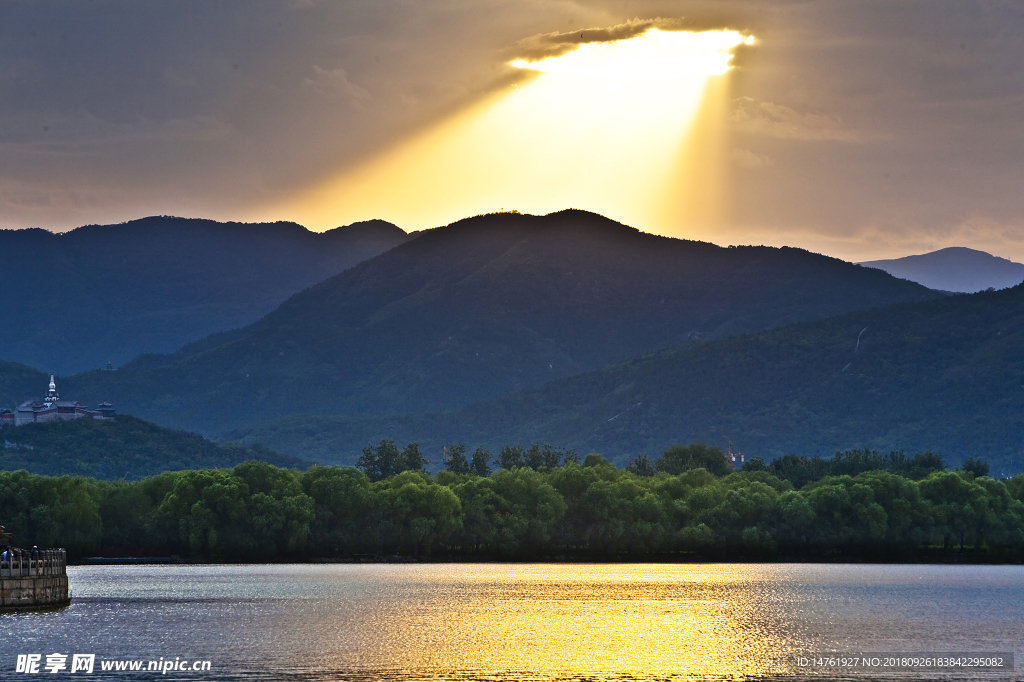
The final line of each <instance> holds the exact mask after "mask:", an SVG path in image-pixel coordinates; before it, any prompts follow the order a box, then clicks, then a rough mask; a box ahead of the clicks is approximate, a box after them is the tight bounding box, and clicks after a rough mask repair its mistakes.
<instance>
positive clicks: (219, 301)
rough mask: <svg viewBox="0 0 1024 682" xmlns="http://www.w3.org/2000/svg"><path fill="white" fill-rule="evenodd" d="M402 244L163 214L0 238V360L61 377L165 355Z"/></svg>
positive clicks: (388, 238)
mask: <svg viewBox="0 0 1024 682" xmlns="http://www.w3.org/2000/svg"><path fill="white" fill-rule="evenodd" d="M407 238H408V235H406V234H405V232H403V231H402V230H401V229H399V228H398V227H396V226H394V225H391V224H390V223H386V222H384V221H367V222H364V223H355V224H353V225H348V226H343V227H340V228H335V229H334V230H329V231H328V232H324V233H315V232H310V231H309V230H306V228H304V227H302V226H301V225H298V224H296V223H289V222H278V223H218V222H216V221H212V220H205V219H195V218H175V217H165V216H151V217H149V218H142V219H139V220H133V221H128V222H126V223H121V224H117V225H86V226H82V227H79V228H76V229H74V230H70V231H68V232H63V233H52V232H47V231H46V230H41V229H38V228H31V229H27V230H0V291H3V292H4V296H3V297H2V298H0V319H3V320H4V322H5V324H4V325H3V327H2V328H0V358H3V359H5V360H10V361H17V362H20V363H22V364H26V365H30V366H34V367H39V368H40V369H41V370H45V371H49V372H54V373H58V374H68V373H72V372H76V371H81V370H85V369H91V368H98V367H103V366H105V365H106V364H107V363H108V362H111V363H113V364H115V365H120V364H122V363H124V362H127V361H128V360H130V359H132V358H134V357H135V356H137V355H139V354H141V353H147V352H148V353H152V352H172V351H174V350H177V349H178V348H180V347H181V346H182V345H184V344H186V343H188V342H190V341H195V340H198V339H200V338H203V337H205V336H206V335H208V334H210V333H212V332H216V331H222V330H227V329H231V328H234V327H239V326H244V325H246V324H249V323H251V322H253V321H255V320H257V319H259V318H260V317H262V316H263V315H264V314H266V313H267V312H270V311H271V310H272V309H273V308H274V307H276V306H277V305H278V304H279V303H280V302H281V301H283V300H284V299H285V298H287V297H288V296H290V295H291V294H293V293H295V292H297V291H300V290H302V289H304V288H306V287H308V286H311V285H313V284H315V283H316V282H319V281H321V280H322V279H325V278H327V277H329V276H332V275H335V274H337V273H339V272H341V271H343V270H345V269H347V268H349V267H351V266H352V265H355V264H356V263H358V262H361V261H362V260H365V259H366V258H369V257H371V256H374V255H377V254H379V253H381V252H383V251H385V250H387V249H388V248H391V247H392V246H395V245H397V244H399V243H401V242H403V241H405V240H406V239H407Z"/></svg>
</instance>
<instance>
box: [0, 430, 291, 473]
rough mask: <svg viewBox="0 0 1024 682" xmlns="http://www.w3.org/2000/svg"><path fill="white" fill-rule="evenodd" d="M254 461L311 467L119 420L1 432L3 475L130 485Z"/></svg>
mask: <svg viewBox="0 0 1024 682" xmlns="http://www.w3.org/2000/svg"><path fill="white" fill-rule="evenodd" d="M250 459H255V460H260V461H263V462H270V463H271V464H275V465H277V466H282V467H299V468H302V469H305V468H307V467H309V466H310V462H308V461H306V460H303V459H299V458H297V457H289V456H287V455H282V454H280V453H277V452H271V451H270V450H267V449H266V448H262V447H255V448H251V447H237V446H234V445H224V444H221V443H214V442H212V441H209V440H206V439H205V438H203V437H202V436H197V435H196V434H194V433H186V432H184V431H175V430H172V429H165V428H163V427H161V426H157V425H156V424H153V423H150V422H146V421H143V420H141V419H136V418H134V417H129V416H125V415H119V416H117V417H115V418H114V419H111V420H103V421H99V420H95V419H75V420H73V421H66V422H49V423H46V424H26V425H24V426H17V427H15V426H8V427H4V428H0V469H3V470H7V471H14V470H17V469H27V470H28V471H30V472H32V473H34V474H46V475H49V476H61V475H65V474H69V475H78V476H91V477H93V478H100V479H107V480H114V479H120V478H125V479H129V480H133V479H139V478H143V477H145V476H152V475H155V474H159V473H161V472H163V471H178V470H181V469H213V468H227V467H232V466H234V465H236V464H238V463H239V462H244V461H246V460H250Z"/></svg>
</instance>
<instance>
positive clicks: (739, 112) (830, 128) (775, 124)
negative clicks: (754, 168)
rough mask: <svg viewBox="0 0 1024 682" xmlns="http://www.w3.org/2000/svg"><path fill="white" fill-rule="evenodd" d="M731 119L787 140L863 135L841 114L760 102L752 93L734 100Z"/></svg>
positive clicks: (737, 124)
mask: <svg viewBox="0 0 1024 682" xmlns="http://www.w3.org/2000/svg"><path fill="white" fill-rule="evenodd" d="M733 103H734V108H733V112H732V117H731V121H732V124H733V126H734V127H735V129H736V130H738V131H740V132H742V133H747V134H750V135H764V136H768V137H777V138H781V139H787V140H837V141H840V142H854V141H857V140H859V139H862V137H863V135H861V134H859V133H857V132H856V131H853V130H850V129H848V128H846V127H844V126H843V124H842V122H841V121H839V119H837V118H833V117H831V116H826V115H824V114H811V113H801V112H799V111H797V110H796V109H793V108H791V107H787V106H786V105H784V104H775V103H774V102H756V101H755V100H754V99H753V98H751V97H739V98H737V99H735V100H733Z"/></svg>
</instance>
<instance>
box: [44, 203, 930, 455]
mask: <svg viewBox="0 0 1024 682" xmlns="http://www.w3.org/2000/svg"><path fill="white" fill-rule="evenodd" d="M939 297H941V295H940V294H937V293H935V292H932V291H930V290H928V289H926V288H925V287H922V286H920V285H918V284H914V283H911V282H906V281H902V280H898V279H896V278H893V277H891V276H890V275H887V274H885V273H884V272H881V271H879V270H875V269H871V268H863V267H860V266H857V265H853V264H851V263H847V262H844V261H841V260H838V259H834V258H828V257H826V256H821V255H817V254H814V253H810V252H807V251H804V250H801V249H790V248H769V247H729V248H722V247H719V246H715V245H713V244H707V243H701V242H694V241H686V240H681V239H670V238H667V237H659V236H655V235H650V234H645V233H643V232H640V231H638V230H636V229H633V228H631V227H627V226H625V225H621V224H619V223H616V222H614V221H611V220H608V219H607V218H603V217H601V216H598V215H595V214H592V213H586V212H583V211H563V212H560V213H555V214H551V215H547V216H530V215H519V214H512V213H503V214H493V215H485V216H478V217H475V218H470V219H467V220H463V221H459V222H457V223H453V224H451V225H448V226H445V227H441V228H436V229H433V230H428V231H425V232H423V233H421V234H418V235H416V237H415V238H414V239H412V240H410V241H408V242H405V243H403V244H401V245H399V246H397V247H395V248H393V249H391V250H389V251H387V252H386V253H383V254H381V255H379V256H376V257H374V258H371V259H369V260H367V261H365V262H363V263H361V264H359V265H357V266H355V267H353V268H351V269H349V270H347V271H345V272H343V273H341V274H339V275H336V276H335V277H332V278H329V279H327V280H326V281H324V282H321V283H320V284H317V285H316V286H313V287H311V288H309V289H307V290H305V291H302V292H300V293H298V294H296V295H294V296H292V297H291V298H290V299H288V300H287V301H285V302H284V303H282V304H281V305H280V306H279V307H278V308H277V309H276V310H274V311H273V312H272V313H270V314H268V315H267V316H266V317H264V318H262V319H261V320H259V321H258V322H256V323H254V324H252V325H250V326H248V327H245V328H242V329H238V330H233V331H229V332H224V333H220V334H215V335H212V336H210V337H207V338H205V339H203V340H201V341H198V342H196V343H193V344H190V345H188V346H186V347H184V348H182V349H181V350H180V351H178V352H176V353H173V354H169V355H146V356H142V357H139V358H137V359H135V360H133V361H132V362H129V363H127V364H126V365H124V366H123V367H122V368H121V369H120V370H118V371H117V372H102V371H94V372H87V373H82V374H78V375H75V376H72V377H67V378H65V379H63V380H62V384H63V386H64V387H65V388H66V389H67V390H68V391H70V392H71V393H73V394H74V395H75V396H76V397H78V398H79V399H82V400H83V401H84V402H88V403H96V402H99V401H101V400H110V401H113V402H114V403H115V404H116V405H117V406H118V410H119V411H122V412H128V413H131V414H134V415H136V416H140V417H143V418H145V419H150V420H153V421H156V422H157V423H160V424H164V425H167V426H171V427H174V428H185V429H189V430H195V431H198V432H200V433H204V434H207V435H217V434H221V433H223V432H224V431H226V430H228V429H232V428H239V427H243V426H246V425H249V424H253V423H255V422H258V421H263V420H267V419H271V418H275V417H279V416H281V415H288V414H332V415H346V416H357V417H370V416H379V415H389V414H390V415H393V414H403V413H415V412H423V411H438V410H453V409H459V408H462V407H465V406H467V405H470V404H472V403H475V402H478V401H481V400H489V399H494V398H498V397H500V396H503V395H506V394H508V393H509V392H512V391H518V390H523V389H527V388H531V387H537V386H540V385H542V384H544V383H546V382H548V381H551V380H554V379H558V378H562V377H567V376H571V375H574V374H579V373H581V372H586V371H589V370H593V369H596V368H598V367H601V366H602V365H606V364H608V363H611V362H620V361H623V360H626V359H628V358H630V357H633V356H636V355H639V354H642V353H648V352H651V351H655V350H658V349H660V348H665V347H667V346H671V345H675V344H679V343H695V342H697V341H699V340H701V339H713V338H720V337H725V336H730V335H735V334H742V333H748V332H755V331H760V330H762V329H766V328H771V327H777V326H781V325H786V324H791V323H793V322H797V321H801V320H814V319H821V318H824V317H827V316H830V315H836V314H840V313H844V312H848V311H851V310H858V309H866V308H873V307H877V306H881V305H887V304H891V303H896V302H909V301H922V300H930V299H934V298H939Z"/></svg>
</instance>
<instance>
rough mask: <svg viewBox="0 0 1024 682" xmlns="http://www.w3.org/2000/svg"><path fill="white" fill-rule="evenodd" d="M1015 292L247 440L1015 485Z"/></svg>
mask: <svg viewBox="0 0 1024 682" xmlns="http://www.w3.org/2000/svg"><path fill="white" fill-rule="evenodd" d="M1021 347H1024V285H1021V286H1017V287H1014V288H1012V289H1006V290H1003V291H997V292H982V293H978V294H973V295H957V296H952V297H948V298H945V299H942V300H933V301H925V302H920V303H912V304H900V305H894V306H887V307H883V308H879V309H873V310H865V311H858V312H854V313H848V314H845V315H840V316H836V317H832V318H829V319H827V320H821V321H816V322H808V323H802V324H796V325H790V326H787V327H783V328H779V329H773V330H768V331H764V332H761V333H758V334H749V335H740V336H734V337H731V338H725V339H718V340H713V341H707V342H702V343H698V344H687V345H681V346H676V347H673V348H669V349H665V350H662V351H659V352H656V353H652V354H648V355H645V356H642V357H638V358H634V359H631V360H629V361H627V362H624V363H618V364H614V365H610V366H606V367H602V368H600V369H598V370H595V371H591V372H586V373H583V374H580V375H578V376H573V377H569V378H565V379H560V380H557V381H553V382H551V383H549V384H546V385H545V386H543V387H540V388H538V389H533V390H530V391H523V392H519V393H516V394H513V395H509V396H505V397H503V398H501V399H498V400H494V401H488V402H483V403H479V404H477V405H473V406H470V407H469V408H467V409H464V410H461V411H456V412H448V413H435V414H417V415H403V416H398V417H378V418H375V419H352V418H345V417H316V416H307V417H303V418H300V419H280V420H276V421H271V422H268V423H265V424H260V425H257V426H254V427H250V428H248V429H242V430H239V431H237V432H235V433H234V434H232V435H233V436H234V437H236V438H241V439H243V442H250V441H258V442H263V443H266V444H267V445H269V446H271V447H276V448H280V449H281V450H282V451H284V452H289V451H291V452H302V453H305V454H306V455H307V456H309V457H313V458H318V457H319V458H321V459H324V458H326V459H329V460H330V459H333V460H335V461H340V462H352V461H354V459H355V457H356V456H357V455H358V451H359V446H360V445H362V444H365V443H367V442H376V441H378V440H379V439H381V438H390V439H395V440H396V441H398V442H400V443H404V442H408V441H418V442H420V445H421V447H422V448H423V450H424V452H428V453H431V454H434V455H435V456H436V453H437V452H439V451H440V449H441V447H442V446H443V445H445V444H453V443H460V442H461V443H466V444H468V445H469V446H470V447H471V448H473V447H477V446H482V447H485V448H490V449H491V450H492V451H496V449H497V448H499V447H500V446H502V445H505V444H514V443H520V444H523V445H528V444H530V443H534V442H540V443H544V442H548V443H553V444H557V445H559V446H560V447H571V448H575V449H576V450H577V451H579V452H581V453H587V452H591V451H597V452H600V453H602V454H603V455H605V456H606V457H608V458H609V459H612V460H613V461H615V462H617V463H619V464H620V465H624V464H625V463H626V462H627V461H628V459H629V458H630V457H631V456H635V455H639V454H643V453H647V454H650V455H657V454H658V453H660V452H661V451H662V450H663V449H664V448H665V447H667V446H668V445H671V444H673V443H677V442H682V443H686V442H693V441H703V442H706V443H710V444H714V445H718V446H721V447H723V448H724V447H726V446H727V445H728V443H729V442H730V441H732V442H733V443H734V444H735V446H736V448H737V450H741V451H743V452H744V453H745V455H747V456H749V457H753V456H757V457H762V458H764V459H766V460H767V459H771V458H773V457H776V456H779V455H783V454H800V455H807V456H812V455H821V456H830V455H831V454H832V453H834V452H835V451H837V450H846V449H853V448H869V449H876V450H879V451H881V452H883V453H886V452H889V451H890V450H898V449H903V450H906V451H907V452H908V454H910V453H916V452H922V451H932V452H934V453H936V454H939V455H940V456H942V457H943V458H945V459H946V461H947V462H950V463H951V464H954V465H955V464H959V463H960V462H962V461H963V460H965V459H967V458H968V457H976V458H981V459H984V460H986V461H989V462H990V463H991V464H992V465H993V473H994V474H999V473H1005V474H1012V473H1015V472H1017V471H1020V469H1021V468H1022V466H1024V355H1022V354H1021V353H1020V348H1021Z"/></svg>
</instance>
